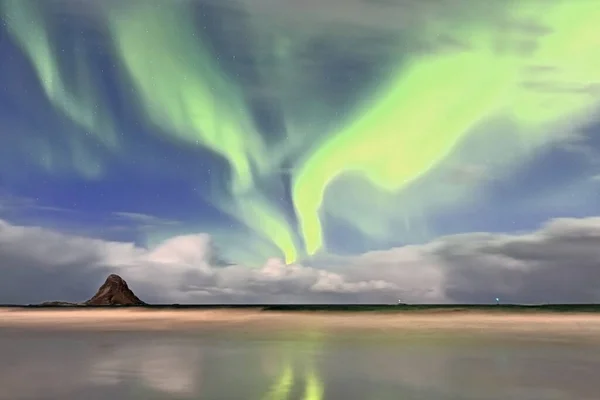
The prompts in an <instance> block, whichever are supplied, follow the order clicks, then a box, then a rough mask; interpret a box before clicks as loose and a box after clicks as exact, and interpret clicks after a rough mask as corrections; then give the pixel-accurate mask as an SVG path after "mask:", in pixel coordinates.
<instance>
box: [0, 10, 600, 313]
mask: <svg viewBox="0 0 600 400" xmlns="http://www.w3.org/2000/svg"><path fill="white" fill-rule="evenodd" d="M0 15H1V21H2V24H1V26H0V281H2V283H1V284H0V303H13V302H15V303H17V302H24V303H29V302H36V301H43V300H58V299H64V300H73V299H74V300H81V299H84V298H85V297H86V296H87V297H90V296H91V295H92V294H93V292H94V290H95V288H97V287H98V286H99V285H100V284H101V283H102V281H103V279H104V277H105V275H107V274H108V273H111V272H117V273H119V274H121V275H122V276H123V277H124V278H125V279H126V280H127V281H128V282H129V283H130V286H132V287H133V289H134V291H136V293H138V295H139V296H140V297H144V298H145V299H147V300H149V301H164V302H170V301H177V302H396V301H397V299H398V298H402V299H405V300H406V301H411V302H434V303H443V302H484V303H486V302H487V303H489V302H495V299H496V297H499V298H500V299H501V300H502V301H506V302H526V303H538V302H593V301H600V286H599V285H600V218H597V217H595V216H596V215H600V201H599V200H598V199H599V194H600V152H599V151H600V137H599V135H598V133H599V132H600V117H598V113H597V107H598V100H600V35H598V28H597V27H598V26H599V25H598V24H599V23H600V2H595V1H572V0H544V1H538V0H518V1H516V0H515V1H511V0H505V1H494V0H487V1H481V0H473V1H470V0H430V1H421V0H420V1H416V0H415V1H410V0H303V1H294V0H237V1H233V0H232V1H229V0H199V1H192V0H177V1H175V0H172V1H165V0H160V1H153V0H143V1H141V0H139V1H138V0H128V1H125V2H121V1H112V0H105V1H94V0H44V1H42V0H38V1H34V0H0ZM50 282H55V283H52V284H49V283H50ZM594 282H595V283H594Z"/></svg>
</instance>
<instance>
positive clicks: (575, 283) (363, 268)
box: [0, 218, 600, 303]
mask: <svg viewBox="0 0 600 400" xmlns="http://www.w3.org/2000/svg"><path fill="white" fill-rule="evenodd" d="M599 244H600V218H585V219H556V220H553V221H550V222H549V223H548V224H546V225H545V226H543V227H541V228H540V229H539V230H538V231H535V232H531V233H527V234H518V235H517V234H515V235H509V234H492V233H471V234H461V235H453V236H447V237H442V238H439V239H437V240H435V241H433V242H431V243H428V244H424V245H413V246H405V247H401V248H395V249H390V250H386V251H376V252H369V253H365V254H362V255H359V256H351V257H350V256H348V257H332V258H331V259H330V260H328V259H324V260H320V261H319V260H315V261H314V262H313V265H311V266H307V265H300V264H293V265H285V264H284V263H282V262H281V261H280V260H277V259H271V260H268V261H267V262H266V263H265V265H264V266H263V267H261V268H249V267H244V266H241V265H229V266H215V265H211V263H210V260H212V259H213V258H214V257H213V254H212V251H213V250H212V244H211V240H210V237H209V236H208V235H206V234H198V235H186V236H179V237H175V238H171V239H169V240H167V241H165V242H163V243H162V244H161V245H160V246H158V247H156V248H153V249H143V248H140V247H136V246H134V245H133V244H130V243H118V242H108V241H103V240H97V239H89V238H83V237H76V236H68V235H63V234H59V233H56V232H53V231H50V230H45V229H42V228H31V227H21V226H14V225H11V224H9V223H6V222H0V271H1V273H2V276H3V278H2V279H1V280H0V303H35V302H40V301H44V300H83V299H86V298H88V297H90V296H91V295H92V294H93V293H94V292H95V290H96V289H97V287H98V286H99V285H100V284H101V283H102V281H103V280H104V278H105V276H106V275H107V274H108V273H113V272H116V273H119V274H121V275H122V276H123V277H124V278H125V279H126V280H127V281H128V282H129V284H130V286H131V287H132V288H133V290H134V291H135V292H136V294H138V295H139V296H140V297H141V298H142V299H144V300H147V301H149V302H167V303H169V302H178V303H229V302H233V303H270V302H277V303H302V302H315V303H319V302H320V303H325V302H332V303H335V302H388V303H390V302H395V301H396V299H398V298H400V299H402V300H404V301H407V302H427V303H438V302H448V301H452V302H454V301H456V302H491V301H493V300H494V299H495V298H496V297H500V298H501V299H502V300H503V301H506V302H526V303H540V302H597V301H600V290H599V288H598V286H597V282H599V281H600V246H599Z"/></svg>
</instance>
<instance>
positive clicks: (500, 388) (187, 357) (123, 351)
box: [0, 329, 600, 400]
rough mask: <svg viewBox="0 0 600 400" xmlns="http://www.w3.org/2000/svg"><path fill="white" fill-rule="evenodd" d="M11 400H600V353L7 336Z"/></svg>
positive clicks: (522, 347)
mask: <svg viewBox="0 0 600 400" xmlns="http://www.w3.org/2000/svg"><path fill="white" fill-rule="evenodd" d="M0 359H1V360H2V363H1V364H0V399H2V400H4V399H7V400H8V399H10V400H17V399H40V400H45V399H48V400H49V399H61V400H70V399H78V400H79V399H87V400H94V399H206V400H212V399H215V400H216V399H243V400H253V399H261V400H263V399H264V400H280V399H281V400H283V399H299V400H300V399H305V400H319V399H328V400H338V399H339V400H352V399H357V400H358V399H360V400H366V399H373V400H376V399H382V400H386V399H404V400H410V399H427V400H438V399H439V400H442V399H443V400H450V399H453V400H455V399H456V400H458V399H478V400H479V399H481V400H485V399H493V400H495V399H498V400H500V399H501V400H508V399H518V400H528V399H531V400H546V399H547V400H561V399H564V400H584V399H585V400H594V399H595V400H597V399H598V398H600V380H599V379H598V371H600V346H599V345H598V343H597V342H596V343H593V342H589V341H581V340H580V339H576V338H572V339H570V338H568V337H562V338H561V340H560V341H555V340H548V339H544V340H541V339H539V340H537V339H532V338H529V339H520V340H516V339H511V338H507V337H503V338H496V339H494V338H491V337H486V338H484V337H475V336H473V337H466V338H465V337H463V338H458V337H456V338H451V337H448V336H446V337H445V336H444V335H436V336H428V337H421V336H418V335H411V336H402V335H401V334H395V335H394V336H392V335H388V336H382V335H378V336H375V335H370V334H368V333H362V334H360V335H359V334H357V333H348V334H347V335H341V336H340V335H339V334H336V336H335V337H333V336H330V335H329V336H328V335H324V334H319V333H318V332H304V333H298V334H297V335H295V334H292V335H289V334H288V335H285V336H281V335H279V334H275V333H262V334H256V333H253V334H231V332H230V331H227V330H225V329H220V330H216V331H215V330H213V331H211V332H196V333H193V334H192V333H186V334H182V333H124V332H119V333H99V332H70V333H59V332H42V331H17V330H11V331H0Z"/></svg>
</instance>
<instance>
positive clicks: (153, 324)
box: [0, 309, 600, 338]
mask: <svg viewBox="0 0 600 400" xmlns="http://www.w3.org/2000/svg"><path fill="white" fill-rule="evenodd" d="M227 326H230V327H231V328H232V329H233V328H235V330H236V331H239V330H244V331H245V330H253V329H259V330H260V329H269V330H274V329H275V330H277V329H281V330H296V329H320V330H337V329H344V330H346V329H357V330H376V331H385V332H391V331H405V332H436V331H444V332H448V333H451V332H456V333H469V334H472V333H486V332H487V333H502V332H513V333H523V334H527V333H531V334H544V335H546V334H553V333H555V334H568V335H584V336H588V337H597V338H600V314H597V313H595V314H594V313H589V314H584V313H577V314H575V313H572V314H571V313H481V312H471V311H453V312H411V313H348V312H346V313H335V312H316V313H315V312H312V313H311V312H264V311H260V310H227V309H225V310H223V309H220V310H143V309H118V310H105V309H101V310H98V309H90V310H69V309H65V310H23V309H0V328H41V329H58V330H134V331H140V330H143V331H178V330H181V331H183V330H196V329H203V328H212V327H214V328H219V329H221V328H223V327H227Z"/></svg>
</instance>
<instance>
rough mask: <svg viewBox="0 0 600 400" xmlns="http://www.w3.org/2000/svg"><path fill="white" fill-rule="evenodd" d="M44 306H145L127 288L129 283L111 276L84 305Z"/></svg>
mask: <svg viewBox="0 0 600 400" xmlns="http://www.w3.org/2000/svg"><path fill="white" fill-rule="evenodd" d="M41 305H42V306H48V307H52V306H57V307H58V306H65V307H68V306H144V305H146V303H144V302H143V301H142V300H140V299H139V298H138V297H137V296H136V295H135V294H134V293H133V292H132V291H131V289H129V286H127V282H125V280H124V279H123V278H121V277H120V276H119V275H116V274H110V275H109V276H108V278H106V281H104V283H103V284H102V286H100V288H99V289H98V291H97V292H96V294H95V295H94V296H93V297H92V298H91V299H89V300H87V301H84V302H82V303H69V302H65V301H47V302H44V303H42V304H41Z"/></svg>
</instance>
